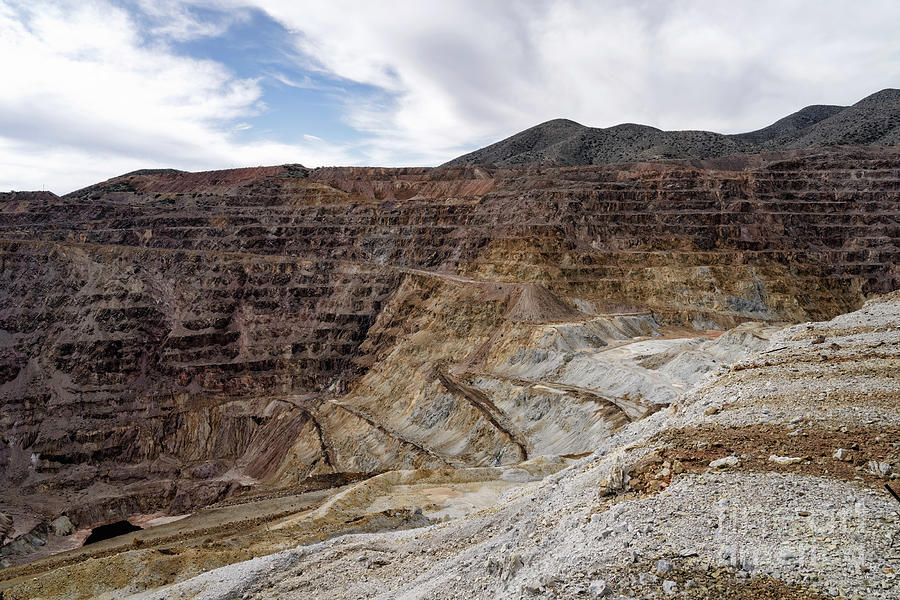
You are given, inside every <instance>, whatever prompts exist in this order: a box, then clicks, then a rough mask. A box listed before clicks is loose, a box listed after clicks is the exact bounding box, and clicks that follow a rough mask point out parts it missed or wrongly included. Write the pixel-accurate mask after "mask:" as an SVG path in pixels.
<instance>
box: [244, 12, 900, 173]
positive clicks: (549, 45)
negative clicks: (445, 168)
mask: <svg viewBox="0 0 900 600" xmlns="http://www.w3.org/2000/svg"><path fill="white" fill-rule="evenodd" d="M247 1H248V2H252V4H253V5H255V6H258V7H260V8H262V9H263V10H265V11H266V12H267V13H268V14H270V15H271V16H272V17H273V18H275V19H277V20H279V21H280V22H282V23H283V24H285V26H286V27H288V28H290V29H292V30H296V31H298V32H299V33H298V37H297V45H298V47H299V49H300V50H301V51H302V52H304V53H305V54H307V55H308V56H309V57H310V58H311V59H312V60H313V62H314V64H316V65H318V68H320V69H322V70H323V71H326V72H328V73H330V74H333V75H336V76H339V77H344V78H347V79H350V80H353V81H357V82H361V83H366V84H370V85H374V86H378V87H380V88H382V89H384V90H385V91H386V92H387V93H388V94H390V96H391V98H392V99H393V101H381V102H374V103H373V102H363V103H357V102H355V99H354V100H353V101H350V102H348V103H347V106H346V111H347V113H346V120H347V121H348V123H350V124H351V125H353V126H354V127H357V128H359V129H361V130H362V131H365V132H367V133H370V134H371V135H373V136H374V138H373V139H372V140H370V143H369V144H368V145H367V146H366V152H367V155H368V156H369V157H370V158H372V159H373V162H379V163H388V164H398V162H413V163H422V162H426V163H428V162H435V161H440V160H443V159H447V158H450V157H452V156H453V155H454V154H455V153H456V152H458V151H459V150H461V149H463V148H466V149H470V148H473V147H475V146H477V145H479V144H480V143H483V142H487V141H493V140H495V139H497V138H499V137H501V136H504V135H508V134H512V133H514V132H516V131H518V130H520V129H522V128H525V127H528V126H531V125H534V124H536V123H538V122H540V121H543V120H547V119H551V118H555V117H567V118H571V119H575V120H577V121H580V122H582V123H584V124H588V125H594V126H609V125H613V124H616V123H620V122H629V121H631V122H641V123H647V124H650V125H655V126H658V127H662V128H666V129H689V128H698V129H699V128H704V129H713V130H720V131H725V132H739V131H747V130H752V129H756V128H758V127H762V126H765V125H768V124H769V123H771V122H773V121H774V120H776V119H778V118H780V117H782V116H785V115H786V114H788V113H790V112H793V111H794V110H797V109H799V108H802V107H803V106H805V105H808V104H814V103H827V104H837V103H845V104H846V103H851V102H854V101H855V100H858V99H860V98H862V97H863V96H865V95H867V94H869V93H872V92H875V91H877V90H879V89H882V88H884V87H890V86H898V85H900V36H898V35H897V32H896V30H897V26H898V24H900V3H897V2H894V1H891V0H881V1H873V2H867V3H866V4H865V7H864V8H862V7H860V6H858V5H855V4H853V3H848V2H839V1H835V0H831V1H828V0H825V1H823V0H815V1H810V0H806V1H794V2H783V1H781V0H778V1H775V0H768V1H759V2H740V3H739V2H718V1H712V0H698V1H687V0H681V1H673V2H663V1H661V0H660V1H654V0H644V1H634V2H632V1H626V0H620V1H615V0H610V1H604V2H600V1H594V0H584V1H575V0H557V1H552V2H551V1H548V2H544V1H531V2H528V1H519V2H506V1H501V0H493V1H491V0H457V1H456V2H422V1H421V0H401V1H394V2H391V3H390V9H386V8H385V4H384V3H380V2H366V1H348V0H343V1H341V0H332V1H330V2H327V3H326V2H317V1H313V0H309V1H296V0H247ZM417 159H418V160H417Z"/></svg>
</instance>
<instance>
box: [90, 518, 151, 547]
mask: <svg viewBox="0 0 900 600" xmlns="http://www.w3.org/2000/svg"><path fill="white" fill-rule="evenodd" d="M141 529H143V527H138V526H137V525H132V524H131V523H129V522H128V521H116V522H115V523H107V524H106V525H100V526H99V527H94V528H93V529H92V530H91V535H89V536H88V537H87V539H86V540H84V545H85V546H87V545H88V544H93V543H94V542H99V541H102V540H108V539H109V538H114V537H116V536H119V535H124V534H126V533H131V532H132V531H140V530H141Z"/></svg>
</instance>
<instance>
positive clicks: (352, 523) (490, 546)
mask: <svg viewBox="0 0 900 600" xmlns="http://www.w3.org/2000/svg"><path fill="white" fill-rule="evenodd" d="M760 327H761V326H760V325H759V324H753V325H745V326H742V327H741V328H738V330H736V331H734V332H732V334H723V336H720V337H719V338H718V339H716V340H714V341H707V342H701V343H699V344H697V346H698V347H703V348H706V349H707V350H708V349H710V348H711V347H713V346H715V347H718V349H719V351H721V350H722V349H724V348H726V347H734V346H735V345H737V344H739V343H741V340H742V339H743V338H746V337H747V336H756V335H758V334H759V333H761V329H760ZM768 329H769V332H768V336H769V339H768V340H765V341H763V340H758V342H757V343H756V344H755V347H756V348H757V349H758V350H759V351H756V352H748V353H746V354H745V356H744V358H742V359H741V360H739V361H737V362H736V363H734V364H732V365H731V366H730V367H724V368H714V369H711V370H710V371H709V372H707V373H706V374H705V375H704V376H701V377H699V378H698V379H696V380H695V382H694V384H693V385H692V386H691V389H689V390H688V391H687V392H686V393H685V394H683V395H682V396H681V397H680V398H679V401H678V403H677V405H672V406H669V407H666V408H664V409H662V410H660V411H658V412H656V413H654V414H653V415H651V416H649V417H647V418H645V419H642V420H639V421H635V422H632V423H629V424H627V425H625V426H624V427H622V428H620V429H618V430H617V431H615V432H614V433H613V434H612V435H610V436H608V437H606V438H605V439H603V440H599V439H598V440H595V444H596V445H595V447H594V452H592V453H589V455H588V456H585V457H583V458H581V459H580V460H571V459H561V458H557V459H555V460H551V459H547V458H544V457H541V458H534V459H529V460H528V461H524V462H522V463H519V464H517V465H514V466H505V467H481V468H460V469H418V470H407V471H391V472H388V473H384V474H382V475H379V476H376V477H373V478H370V479H367V480H366V481H363V482H360V483H358V484H355V485H352V486H348V487H346V488H344V489H343V490H341V491H340V492H339V493H337V494H334V495H333V496H331V497H330V498H328V499H327V500H326V501H324V502H322V503H321V504H319V505H318V506H317V507H315V509H314V510H305V509H306V508H307V507H306V506H305V505H302V503H301V505H300V506H295V507H294V508H293V510H292V511H288V513H289V514H284V512H283V510H284V508H287V507H288V504H284V505H277V506H275V507H273V508H274V510H273V508H270V509H269V510H270V511H271V512H274V513H275V514H270V515H269V520H268V521H267V522H266V525H265V528H263V526H262V525H261V524H259V523H247V522H241V523H238V524H235V525H233V526H232V525H230V524H228V519H227V518H224V517H221V516H220V517H218V518H217V520H216V523H223V524H225V525H222V526H220V527H217V528H212V529H201V530H199V531H196V533H195V534H194V535H193V537H191V536H185V535H174V534H176V533H177V532H178V530H177V529H173V528H169V529H167V530H166V531H165V532H164V533H163V532H160V533H159V534H156V535H155V536H153V535H149V531H150V530H145V531H143V532H140V533H141V534H142V535H143V536H144V537H141V538H139V539H138V541H139V542H141V543H132V542H131V540H128V539H126V540H124V541H120V542H118V543H119V545H118V547H114V546H107V547H106V548H105V549H102V550H101V551H93V550H91V549H90V548H91V546H87V547H85V548H83V549H81V550H79V551H78V552H77V553H75V554H73V555H71V556H68V557H64V556H61V557H60V558H58V559H57V561H56V562H55V563H50V564H46V563H45V564H43V565H42V564H40V563H35V564H32V565H26V566H25V567H14V568H12V569H9V570H8V571H11V572H12V573H11V574H12V575H14V576H17V578H16V579H12V580H10V581H8V582H5V581H3V580H2V579H0V586H4V585H5V586H8V587H7V589H4V590H3V591H4V598H9V599H11V600H12V599H15V600H19V599H22V600H24V599H26V598H27V599H32V598H39V597H40V598H51V597H67V598H88V597H92V596H100V597H107V598H121V597H132V596H131V594H135V593H140V594H139V595H136V596H134V597H135V598H144V599H148V598H152V599H154V600H155V599H159V600H163V599H167V598H173V597H175V598H177V597H182V596H183V597H189V598H194V597H197V598H207V599H210V600H215V599H222V600H225V599H229V598H260V599H262V598H272V597H280V598H288V599H294V598H296V599H306V598H348V599H349V598H384V599H387V598H422V597H428V598H459V597H475V598H478V597H486V598H519V597H550V596H551V595H553V596H556V597H561V598H582V597H585V595H586V592H590V591H592V590H595V591H597V592H602V593H603V594H606V595H608V596H609V597H613V598H616V597H630V598H654V599H659V598H666V597H670V596H671V595H673V593H674V594H676V595H677V597H683V598H691V599H694V600H705V599H708V598H735V599H742V600H744V599H745V600H751V599H759V598H797V599H803V600H823V599H824V598H831V597H844V598H852V597H854V596H855V597H860V598H872V599H876V600H893V599H894V598H897V593H898V591H900V580H898V579H897V577H896V574H895V573H896V571H897V568H898V567H900V554H898V553H897V543H896V540H897V535H898V534H897V526H898V524H900V517H898V514H897V510H896V509H897V504H896V501H895V500H894V498H893V497H891V496H890V495H889V494H888V493H887V492H886V491H885V490H884V488H883V486H884V485H885V484H891V485H894V486H895V488H896V487H897V484H898V480H900V444H898V442H897V439H898V437H897V434H898V432H900V411H898V408H900V405H898V402H900V386H898V381H897V376H896V375H897V369H898V364H900V293H896V292H895V293H894V294H892V295H889V296H887V297H881V298H878V299H874V300H871V301H869V302H867V303H866V305H865V306H864V307H863V308H862V309H861V310H859V311H856V312H853V313H850V314H847V315H842V316H839V317H837V318H835V319H833V320H831V321H828V322H820V323H808V324H802V325H796V326H792V327H787V328H771V327H770V328H768ZM773 329H775V330H773ZM726 335H729V337H730V338H731V339H730V340H729V339H723V338H725V336H726ZM660 342H663V343H674V342H673V341H672V340H667V339H659V338H656V339H653V340H645V341H639V342H635V343H633V344H628V345H623V346H619V347H618V348H617V349H618V350H619V351H626V350H627V351H630V352H633V354H634V355H635V356H643V355H645V354H646V353H647V349H646V348H641V347H640V346H641V345H646V344H656V343H660ZM634 346H638V348H637V349H634V348H633V347H634ZM629 348H631V350H628V349H629ZM650 358H653V357H650ZM659 359H660V356H659V354H658V353H657V355H656V357H655V358H653V360H654V361H656V360H659ZM492 398H495V396H492ZM835 448H844V449H845V452H844V453H842V454H841V455H840V456H835V454H834V450H835ZM846 449H850V450H846ZM773 456H775V457H780V458H785V457H790V458H791V460H772V457H773ZM794 459H799V460H794ZM872 463H876V464H877V465H878V468H877V469H874V470H873V469H872V468H871V467H870V465H871V464H872ZM453 496H455V502H454V501H453V500H448V498H450V497H453ZM293 502H295V501H294V500H292V501H291V503H293ZM467 503H469V504H473V505H475V507H476V508H478V507H481V508H485V510H477V511H472V510H470V511H469V512H468V514H461V515H460V514H454V511H455V513H459V512H460V510H459V509H460V508H461V506H462V505H463V504H467ZM416 507H418V508H416ZM235 508H241V507H235ZM217 510H218V511H219V512H221V511H225V510H227V508H220V509H217ZM462 512H463V513H465V511H462ZM202 516H203V511H201V512H200V513H199V514H198V515H194V516H192V517H188V518H187V519H185V520H184V521H185V522H188V521H191V520H195V519H198V518H201V517H202ZM229 516H230V517H231V518H234V515H233V514H232V515H229ZM445 516H451V517H455V518H452V519H451V520H449V521H444V519H443V517H445ZM200 520H201V522H200V523H196V522H195V523H194V524H193V525H191V526H185V527H184V528H183V529H181V531H185V530H189V529H190V527H194V528H197V527H200V526H202V525H203V522H202V519H200ZM171 525H177V523H173V524H171ZM408 528H415V529H412V530H410V531H404V529H408ZM383 529H392V530H393V531H390V532H383V531H380V530H383ZM341 534H354V535H341ZM136 539H137V538H136ZM254 557H255V558H254ZM88 559H90V560H88ZM248 559H252V560H248ZM239 561H243V562H239ZM231 563H236V564H231ZM223 564H224V565H229V566H225V567H224V568H220V569H216V568H215V567H218V566H220V565H223ZM51 567H56V568H51ZM3 573H5V572H0V578H2V576H3ZM173 574H174V576H173ZM192 575H193V577H191V576H192ZM184 579H187V580H186V581H181V582H180V583H176V584H174V585H169V586H165V587H161V586H163V585H164V584H166V583H169V582H172V581H178V580H184Z"/></svg>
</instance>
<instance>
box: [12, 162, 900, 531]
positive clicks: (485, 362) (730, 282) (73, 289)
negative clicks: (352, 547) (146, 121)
mask: <svg viewBox="0 0 900 600" xmlns="http://www.w3.org/2000/svg"><path fill="white" fill-rule="evenodd" d="M898 195H900V153H898V152H897V151H896V150H873V149H842V150H823V151H808V152H795V153H791V154H780V155H767V156H757V157H750V158H746V157H744V158H736V159H723V160H721V161H719V162H717V163H713V162H705V163H703V162H693V163H691V162H672V163H645V164H630V165H615V166H595V167H570V168H548V167H523V168H516V169H513V168H504V169H498V168H493V167H490V166H473V167H459V168H441V169H425V168H420V169H374V168H322V169H314V170H308V169H305V168H303V167H300V166H296V165H287V166H280V167H266V168H255V169H237V170H231V171H216V172H208V173H182V172H177V171H144V172H136V173H132V174H129V175H125V176H122V177H118V178H115V179H112V180H110V181H107V182H104V183H102V184H98V185H96V186H92V187H90V188H86V189H84V190H80V191H77V192H74V193H72V194H69V195H67V196H64V197H57V196H55V195H53V194H50V193H42V192H31V193H11V194H2V195H0V282H2V285H0V293H2V294H3V301H2V303H0V307H2V308H0V401H2V403H3V410H2V413H0V431H2V432H3V433H2V437H0V489H2V490H3V492H2V497H0V501H2V504H3V508H2V509H0V512H5V513H7V514H10V515H11V516H12V517H13V522H14V524H15V528H16V532H17V533H19V534H21V533H22V532H23V531H28V530H29V528H30V527H32V526H37V525H38V524H39V523H41V522H43V521H45V520H48V519H50V518H52V517H54V516H55V515H58V514H61V513H66V514H67V515H68V516H69V517H70V519H71V520H72V521H73V522H74V524H75V525H76V526H78V527H91V526H94V525H97V524H102V523H109V522H114V521H118V520H121V519H122V518H126V517H128V516H130V515H133V514H137V513H149V512H153V511H156V510H163V511H165V512H169V513H173V514H174V513H177V512H182V511H188V510H191V509H192V508H193V507H197V506H202V505H207V504H210V503H213V502H215V501H217V500H219V499H221V498H223V497H226V496H228V495H230V494H234V493H237V492H239V491H240V490H241V489H244V488H246V487H252V486H272V487H280V486H287V485H297V484H298V482H303V481H313V480H315V478H317V477H318V478H326V480H327V478H328V477H333V476H334V475H335V474H341V473H357V472H366V473H370V472H378V471H381V470H385V469H390V468H397V467H446V466H448V465H451V466H461V465H479V464H497V463H512V462H516V461H518V460H520V458H521V457H522V456H524V455H527V454H529V452H530V450H533V449H534V448H533V446H534V445H535V443H536V442H533V441H529V440H528V439H525V438H524V437H523V435H524V434H522V432H520V431H510V430H509V429H510V427H508V426H507V425H506V423H507V421H508V419H507V418H506V417H509V416H510V415H506V416H504V415H498V414H494V413H495V412H497V410H498V409H497V408H496V406H493V404H490V405H488V404H485V403H484V402H475V401H474V400H472V398H478V399H479V400H480V399H481V397H482V396H484V392H483V390H482V391H478V390H474V388H471V387H470V386H469V385H468V384H466V383H464V380H471V379H473V377H474V375H471V373H474V372H476V371H478V372H481V371H485V370H490V369H489V367H490V364H491V360H494V359H497V356H499V355H497V348H499V347H500V346H502V345H503V344H507V346H508V345H509V344H512V342H511V341H510V340H512V339H514V338H515V339H526V338H528V339H531V338H529V336H532V337H533V334H534V332H535V331H538V329H540V328H541V327H545V326H547V324H553V323H562V322H573V323H578V322H582V323H584V322H592V323H593V322H598V323H599V321H598V320H603V319H615V318H617V317H615V315H620V317H619V319H620V320H619V321H616V323H614V325H615V327H618V328H620V329H621V328H622V327H623V325H622V321H621V319H624V318H626V317H627V318H632V319H643V321H642V323H643V324H638V325H629V327H632V326H633V327H636V328H637V329H636V330H635V331H638V330H639V329H640V328H641V327H644V329H645V331H643V333H651V332H652V330H653V328H655V327H657V326H660V325H666V324H670V325H682V326H690V327H695V328H698V329H711V328H715V329H721V328H726V327H731V326H734V325H737V324H738V323H740V322H743V321H746V320H763V321H801V320H816V319H823V318H829V317H831V316H833V315H836V314H839V313H841V312H846V311H849V310H852V309H855V308H857V307H858V306H859V305H860V304H861V303H862V301H863V299H864V298H865V297H866V296H867V295H869V294H872V293H876V292H886V291H889V290H891V289H894V288H896V287H898V285H900V270H898V267H897V264H898V262H900V261H898V254H900V252H898V244H897V241H898V239H900V225H898V211H900V207H898ZM610 323H612V321H610ZM609 326H610V327H613V325H609ZM598 327H599V325H598ZM502 336H507V337H505V338H504V337H502ZM516 336H518V338H516ZM501 339H502V340H505V341H501ZM598 343H602V342H598ZM492 353H493V354H492ZM492 356H493V357H494V358H493V359H492V358H491V357H492ZM497 360H499V359H497ZM467 372H469V373H470V375H466V373H467ZM448 382H449V383H448ZM492 385H493V384H492ZM461 390H462V391H461ZM473 390H474V391H473ZM613 400H615V399H612V400H610V401H609V402H610V403H611V404H610V406H608V407H606V409H605V410H608V411H609V412H610V417H609V419H610V423H613V425H610V426H611V427H612V426H614V423H618V422H619V421H622V415H621V414H620V413H621V411H619V412H616V410H615V403H614V402H613ZM604 401H606V400H604ZM485 406H488V408H485ZM510 406H512V405H510ZM530 446H531V447H532V448H529V447H530ZM10 537H13V536H12V535H10Z"/></svg>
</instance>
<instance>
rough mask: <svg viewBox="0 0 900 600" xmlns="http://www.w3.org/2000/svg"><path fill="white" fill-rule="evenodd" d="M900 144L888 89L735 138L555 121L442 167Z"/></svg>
mask: <svg viewBox="0 0 900 600" xmlns="http://www.w3.org/2000/svg"><path fill="white" fill-rule="evenodd" d="M898 144H900V90H898V89H893V88H888V89H884V90H881V91H880V92H876V93H874V94H872V95H870V96H867V97H866V98H863V99H862V100H860V101H859V102H857V103H856V104H853V105H852V106H835V105H821V104H820V105H813V106H807V107H806V108H802V109H800V110H799V111H797V112H795V113H793V114H791V115H788V116H786V117H784V118H782V119H779V120H778V121H776V122H775V123H773V124H771V125H769V126H768V127H764V128H762V129H758V130H756V131H751V132H748V133H738V134H732V135H726V134H722V133H715V132H712V131H663V130H661V129H657V128H656V127H650V126H648V125H638V124H635V123H623V124H621V125H614V126H612V127H607V128H597V127H587V126H585V125H581V124H580V123H576V122H575V121H571V120H569V119H554V120H552V121H547V122H546V123H541V124H540V125H536V126H534V127H531V128H530V129H526V130H525V131H522V132H519V133H517V134H515V135H513V136H511V137H508V138H506V139H504V140H501V141H499V142H497V143H495V144H491V145H490V146H486V147H484V148H481V149H479V150H475V151H474V152H469V153H468V154H464V155H462V156H459V157H457V158H455V159H453V160H451V161H449V162H447V163H445V164H444V165H442V166H460V165H470V164H495V165H516V164H526V163H540V164H553V165H564V166H566V165H591V164H608V163H617V162H631V161H643V160H658V159H679V158H717V157H721V156H728V155H730V154H741V153H754V152H764V151H770V150H793V149H800V148H813V147H819V146H846V145H852V146H869V145H871V146H896V145H898Z"/></svg>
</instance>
